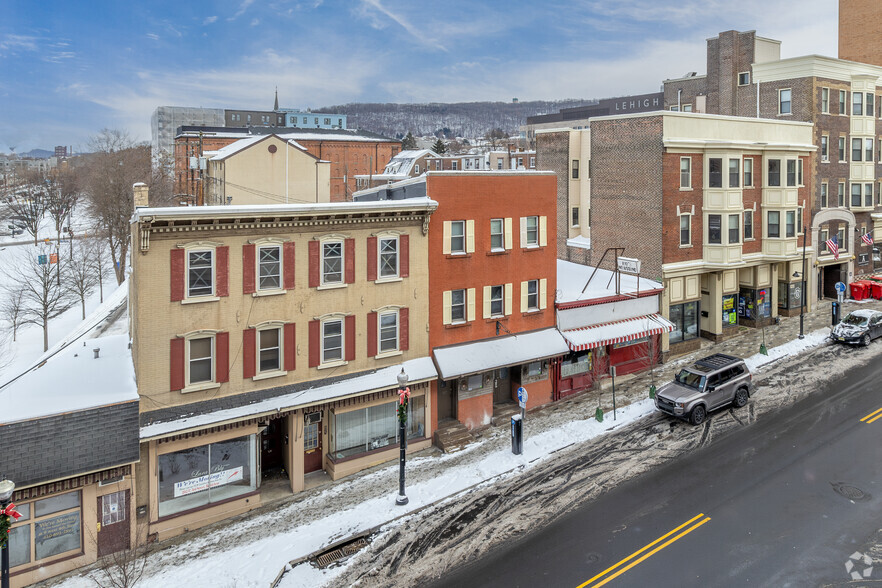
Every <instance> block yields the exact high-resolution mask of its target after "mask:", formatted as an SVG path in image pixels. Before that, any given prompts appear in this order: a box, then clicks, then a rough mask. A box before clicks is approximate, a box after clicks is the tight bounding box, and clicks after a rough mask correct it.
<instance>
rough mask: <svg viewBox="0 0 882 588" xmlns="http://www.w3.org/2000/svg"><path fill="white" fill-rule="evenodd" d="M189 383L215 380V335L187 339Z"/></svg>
mask: <svg viewBox="0 0 882 588" xmlns="http://www.w3.org/2000/svg"><path fill="white" fill-rule="evenodd" d="M187 347H188V354H187V357H188V358H189V359H188V361H187V374H188V378H187V385H192V384H199V383H202V382H213V381H214V359H213V358H214V353H213V351H214V349H213V347H214V337H200V338H196V339H188V340H187Z"/></svg>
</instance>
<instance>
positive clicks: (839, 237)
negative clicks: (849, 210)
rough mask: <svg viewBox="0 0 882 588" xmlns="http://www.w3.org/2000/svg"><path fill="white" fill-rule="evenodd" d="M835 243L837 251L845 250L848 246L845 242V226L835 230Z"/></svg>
mask: <svg viewBox="0 0 882 588" xmlns="http://www.w3.org/2000/svg"><path fill="white" fill-rule="evenodd" d="M836 243H837V244H838V245H839V251H845V250H846V249H847V248H848V243H846V242H845V227H840V228H839V230H838V231H836Z"/></svg>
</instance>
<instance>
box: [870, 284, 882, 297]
mask: <svg viewBox="0 0 882 588" xmlns="http://www.w3.org/2000/svg"><path fill="white" fill-rule="evenodd" d="M867 285H868V286H869V287H870V296H872V297H873V298H875V299H876V300H882V282H868V283H867Z"/></svg>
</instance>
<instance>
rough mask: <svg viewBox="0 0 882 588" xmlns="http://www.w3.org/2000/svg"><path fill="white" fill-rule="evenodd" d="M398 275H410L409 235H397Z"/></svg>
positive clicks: (404, 276) (403, 276)
mask: <svg viewBox="0 0 882 588" xmlns="http://www.w3.org/2000/svg"><path fill="white" fill-rule="evenodd" d="M398 248H399V249H400V251H399V252H398V275H399V276H401V277H402V278H406V277H408V276H409V275H410V235H401V236H400V237H398Z"/></svg>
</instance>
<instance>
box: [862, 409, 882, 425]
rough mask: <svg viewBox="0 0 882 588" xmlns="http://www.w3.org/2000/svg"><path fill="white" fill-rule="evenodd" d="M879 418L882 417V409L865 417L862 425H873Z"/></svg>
mask: <svg viewBox="0 0 882 588" xmlns="http://www.w3.org/2000/svg"><path fill="white" fill-rule="evenodd" d="M874 417H875V418H874ZM879 417H882V408H880V409H879V410H875V411H873V412H871V413H870V414H868V415H867V416H865V417H864V418H862V419H861V422H862V423H863V422H867V423H872V422H873V421H875V420H876V419H878V418H879Z"/></svg>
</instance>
